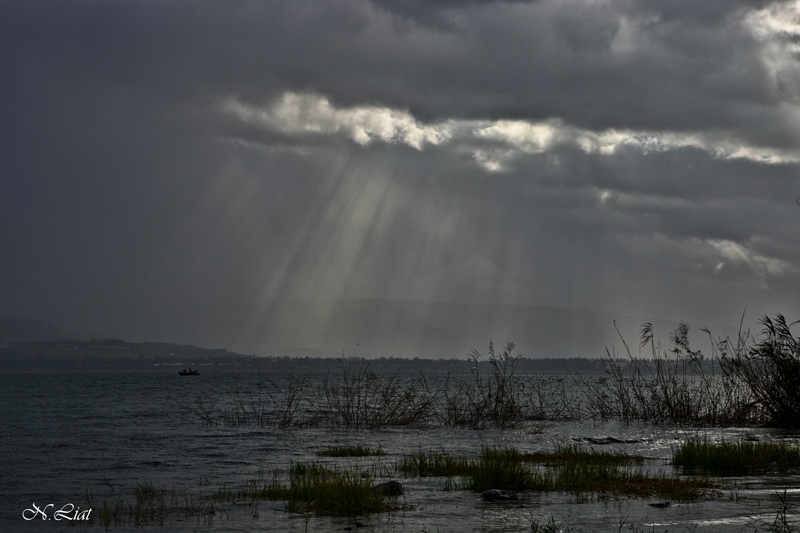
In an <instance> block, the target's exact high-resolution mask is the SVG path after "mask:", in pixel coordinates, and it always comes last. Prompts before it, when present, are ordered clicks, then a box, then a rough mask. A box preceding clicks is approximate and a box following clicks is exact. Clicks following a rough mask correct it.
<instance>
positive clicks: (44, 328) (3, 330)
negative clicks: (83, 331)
mask: <svg viewBox="0 0 800 533" xmlns="http://www.w3.org/2000/svg"><path fill="white" fill-rule="evenodd" d="M80 338H81V336H80V335H77V334H75V333H71V332H69V331H66V330H63V329H61V328H58V327H56V326H53V325H52V324H48V323H47V322H41V321H39V320H27V319H24V318H4V317H0V343H12V342H45V341H60V340H65V339H69V340H77V339H80Z"/></svg>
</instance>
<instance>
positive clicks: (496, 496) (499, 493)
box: [481, 489, 519, 502]
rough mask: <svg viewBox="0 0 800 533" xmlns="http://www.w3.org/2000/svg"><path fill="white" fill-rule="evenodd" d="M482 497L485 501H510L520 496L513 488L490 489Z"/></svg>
mask: <svg viewBox="0 0 800 533" xmlns="http://www.w3.org/2000/svg"><path fill="white" fill-rule="evenodd" d="M481 499H482V500H483V501H485V502H510V501H514V500H518V499H519V497H518V496H517V493H516V492H514V491H513V490H500V489H490V490H487V491H484V492H483V493H482V494H481Z"/></svg>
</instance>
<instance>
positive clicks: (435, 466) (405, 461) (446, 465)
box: [395, 450, 471, 477]
mask: <svg viewBox="0 0 800 533" xmlns="http://www.w3.org/2000/svg"><path fill="white" fill-rule="evenodd" d="M470 466H471V465H470V462H469V461H468V460H467V459H466V458H463V457H452V456H450V455H447V454H444V453H438V452H432V451H431V452H424V451H422V450H419V451H416V452H413V453H410V454H406V455H404V456H403V457H401V458H400V459H398V460H397V462H396V463H395V470H397V471H398V472H400V473H401V474H403V475H406V476H416V477H429V476H431V477H453V476H466V475H469V473H470V472H471V470H470Z"/></svg>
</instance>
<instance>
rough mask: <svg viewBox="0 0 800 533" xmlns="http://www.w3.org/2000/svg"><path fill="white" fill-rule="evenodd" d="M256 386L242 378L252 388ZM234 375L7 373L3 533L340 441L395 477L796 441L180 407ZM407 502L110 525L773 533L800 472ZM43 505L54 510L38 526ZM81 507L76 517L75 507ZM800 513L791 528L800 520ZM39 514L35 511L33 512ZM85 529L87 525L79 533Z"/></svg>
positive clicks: (751, 433) (204, 483)
mask: <svg viewBox="0 0 800 533" xmlns="http://www.w3.org/2000/svg"><path fill="white" fill-rule="evenodd" d="M257 379H261V381H262V382H264V381H265V380H266V382H267V386H268V387H269V380H270V379H273V380H280V379H282V378H281V376H275V377H271V378H270V377H267V378H265V377H264V376H261V377H260V378H259V377H257V376H255V375H246V374H244V375H239V376H237V377H236V380H237V381H238V383H239V386H240V387H241V388H242V390H254V384H255V381H256V380H257ZM233 386H234V381H233V377H232V376H231V375H219V374H217V375H201V376H198V377H192V378H181V377H179V376H177V375H170V374H120V375H109V374H22V375H20V374H0V413H2V414H0V417H1V418H0V422H2V430H0V532H14V531H76V530H81V529H88V530H99V529H103V528H100V527H99V526H96V525H86V524H85V523H80V524H76V523H74V522H69V521H67V520H60V521H56V520H54V519H53V518H54V517H53V512H54V510H57V509H62V508H64V506H65V505H68V504H72V505H74V506H76V507H81V508H82V509H86V508H87V499H86V495H87V491H90V492H91V493H92V495H93V496H94V498H95V500H96V501H102V500H103V499H113V498H114V497H116V496H117V495H119V494H120V493H122V494H124V495H127V496H128V497H130V496H131V491H132V489H133V488H134V487H135V486H136V484H137V483H151V482H152V483H153V484H154V485H155V486H160V485H164V486H167V487H175V488H176V489H177V490H179V491H185V493H187V494H208V493H211V492H213V491H215V490H217V489H218V488H220V487H223V486H225V487H237V486H241V485H244V484H246V483H247V482H248V481H249V480H253V479H261V480H267V481H268V480H269V477H270V474H269V472H271V469H272V468H274V467H281V468H286V467H287V466H288V465H289V462H290V461H300V460H318V459H320V458H318V457H317V456H316V455H315V453H316V452H317V451H320V450H323V449H325V448H327V447H330V446H333V445H341V444H364V445H368V446H371V447H377V446H381V447H382V448H383V449H384V451H385V452H386V453H387V455H386V456H385V457H381V458H361V459H323V460H324V461H327V462H331V463H334V464H338V465H353V464H360V465H364V466H370V465H374V464H375V463H376V462H379V463H380V464H383V465H386V466H387V467H390V466H392V465H393V464H394V461H395V460H396V459H397V458H398V457H400V456H401V455H402V454H404V453H407V452H409V451H412V450H414V449H419V448H421V449H423V450H436V451H444V452H448V453H451V454H454V455H469V456H474V455H477V453H478V452H479V451H480V449H481V447H482V446H486V445H489V446H491V445H506V446H516V447H518V448H519V449H520V450H522V451H525V452H529V451H530V452H532V451H537V450H542V451H551V450H552V449H553V446H554V445H555V444H557V443H567V442H580V443H583V444H585V445H586V446H589V447H595V448H600V449H608V450H623V451H625V452H627V453H632V454H641V455H645V456H648V457H653V458H656V459H657V461H654V462H653V466H652V467H651V468H653V469H665V470H666V471H669V472H671V466H669V465H668V462H667V461H668V458H669V456H670V453H671V449H672V448H673V447H674V446H676V445H677V444H679V443H680V442H681V441H682V440H684V439H686V438H688V437H689V436H692V435H696V434H700V435H707V436H708V437H709V438H711V439H713V440H717V439H736V438H740V437H743V436H745V435H747V436H748V437H749V438H791V439H793V440H794V437H792V436H787V435H785V434H781V433H779V432H777V431H774V430H766V429H755V430H754V429H752V428H750V429H745V428H724V429H710V430H708V429H706V430H695V429H685V428H684V429H681V428H667V427H651V426H643V425H632V426H625V425H620V424H616V423H593V422H591V421H584V422H542V423H531V424H529V425H527V426H525V427H522V428H517V429H514V430H482V431H476V430H461V429H452V428H446V429H406V428H403V429H389V430H381V431H359V432H354V431H334V430H331V429H329V428H308V429H289V430H277V429H272V428H265V429H258V428H255V429H254V428H247V427H226V426H207V425H204V424H202V422H200V421H199V419H198V418H197V417H195V416H194V415H191V414H189V413H188V412H187V411H186V410H185V409H184V408H182V407H181V405H186V404H191V403H192V402H193V401H195V400H196V399H197V398H198V397H199V398H203V399H204V401H206V402H207V404H208V405H210V406H215V405H216V406H220V405H225V404H226V403H227V402H229V401H230V399H231V397H232V389H233ZM402 481H403V483H404V485H405V488H406V494H405V496H403V497H402V498H401V501H404V502H405V503H407V504H409V505H410V506H411V507H412V510H408V511H404V512H398V513H392V514H384V515H375V516H371V517H366V518H360V519H359V520H360V522H361V523H362V524H363V525H364V527H363V528H355V520H354V519H347V518H317V517H304V516H302V515H294V514H289V513H286V512H285V511H284V506H283V503H282V502H262V503H260V504H259V505H258V506H257V507H255V508H254V507H248V506H230V505H228V506H226V507H224V508H222V509H221V510H220V512H218V513H216V514H215V515H214V516H213V518H212V517H209V516H203V517H199V518H198V517H190V518H180V517H178V521H175V520H169V521H167V522H166V523H165V524H164V525H159V526H152V525H150V526H144V527H135V526H132V525H125V526H113V525H112V526H111V527H109V530H113V531H133V530H137V531H142V530H146V531H150V530H158V531H306V530H307V531H344V530H345V528H347V527H352V528H353V530H354V531H355V530H356V529H358V530H359V531H364V532H366V533H372V532H389V531H392V532H394V531H397V532H400V531H420V532H421V531H429V532H434V531H437V530H438V531H481V532H484V531H485V532H501V531H502V532H506V531H508V532H511V531H530V530H531V526H530V523H531V519H532V518H533V519H535V520H537V521H538V522H539V523H540V524H543V523H546V522H547V521H548V520H549V519H550V517H552V518H553V519H554V521H555V522H556V523H557V524H558V525H559V530H561V531H673V532H674V531H756V530H757V531H769V528H770V525H771V524H773V522H774V519H775V517H776V513H777V511H778V509H779V501H778V498H777V496H776V494H777V493H781V494H783V491H784V489H786V491H787V492H786V494H787V498H788V500H789V502H790V503H799V504H800V480H799V478H798V477H797V476H781V477H778V476H769V477H747V478H742V477H740V478H727V479H723V480H720V483H721V484H722V486H723V491H722V493H721V495H720V497H719V498H717V499H715V500H711V501H701V502H695V503H680V502H673V503H672V505H670V506H669V507H668V508H665V509H659V508H654V507H651V506H649V505H648V504H649V503H654V502H656V501H659V500H642V499H636V498H632V499H631V498H620V499H615V498H610V499H607V500H605V501H596V498H591V497H590V498H585V497H584V498H581V497H576V496H575V495H570V494H562V493H523V494H522V499H521V501H519V502H515V503H513V504H489V503H484V502H481V501H480V498H479V495H477V494H475V493H471V492H467V491H445V490H443V480H442V479H441V478H422V479H403V480H402ZM34 504H36V506H38V507H39V508H44V506H46V505H48V504H53V507H50V508H48V510H47V515H48V516H49V517H50V520H42V518H41V514H39V515H37V516H36V517H35V518H34V519H33V520H25V519H24V518H23V514H24V513H25V512H26V510H31V509H34V507H33V506H34ZM67 509H69V507H67ZM798 510H800V507H791V508H790V509H789V511H788V513H787V514H786V517H787V518H788V520H789V521H792V522H795V523H798V524H800V515H799V514H798ZM33 514H36V513H35V511H34V512H32V511H27V516H28V517H31V516H32V515H33ZM76 528H77V529H76Z"/></svg>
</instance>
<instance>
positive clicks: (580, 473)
mask: <svg viewBox="0 0 800 533" xmlns="http://www.w3.org/2000/svg"><path fill="white" fill-rule="evenodd" d="M647 460H648V459H647V458H645V457H640V456H632V455H628V454H623V453H613V452H603V451H595V450H591V449H586V448H584V447H582V446H579V445H573V444H567V445H560V446H557V447H556V448H555V450H554V451H553V452H536V453H523V452H520V451H519V450H518V449H517V448H513V447H484V448H483V449H481V452H480V455H479V456H478V457H477V458H475V459H468V458H464V457H452V456H449V455H446V454H443V453H437V452H423V451H421V450H420V451H418V452H415V453H412V454H408V455H405V456H403V457H402V458H401V459H400V460H398V461H397V463H396V464H395V469H396V470H397V471H398V472H400V473H402V474H404V475H408V476H419V477H425V476H431V477H434V476H435V477H445V478H446V480H445V485H444V486H445V490H455V487H458V488H462V489H466V490H473V491H478V492H482V491H484V490H488V489H505V490H515V491H525V490H529V491H563V492H574V493H598V494H613V495H620V496H634V497H642V498H646V497H650V496H658V497H662V498H669V499H674V500H696V499H698V498H702V497H706V496H709V495H711V494H712V491H713V488H714V485H713V483H712V481H711V480H710V479H709V478H707V477H698V476H693V477H677V476H669V475H667V474H665V473H663V472H659V473H656V474H652V473H650V472H648V471H647V470H645V469H643V468H641V467H640V466H641V465H642V464H644V463H645V462H646V461H647ZM537 464H539V465H542V466H537ZM634 466H637V467H636V468H634ZM455 476H460V477H461V482H460V483H457V482H455V481H454V480H453V478H454V477H455Z"/></svg>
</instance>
